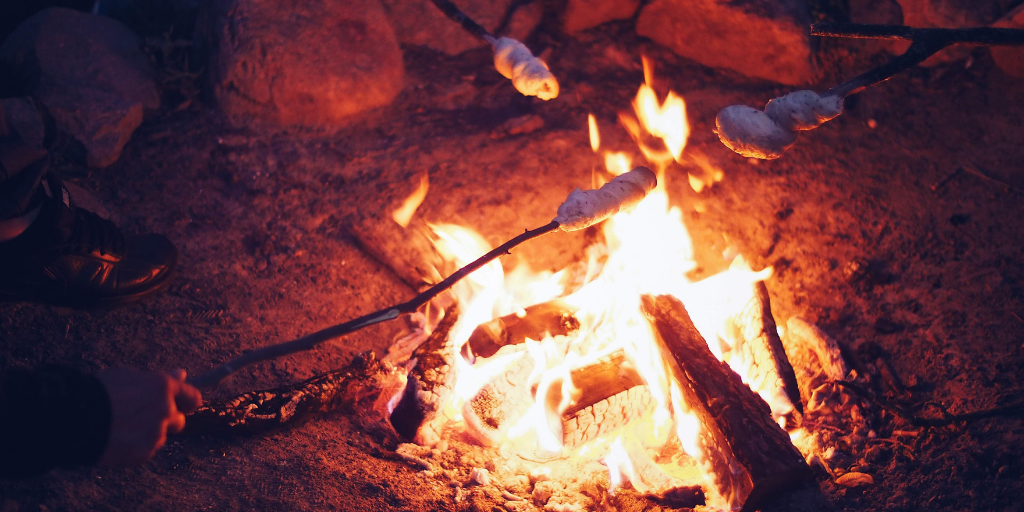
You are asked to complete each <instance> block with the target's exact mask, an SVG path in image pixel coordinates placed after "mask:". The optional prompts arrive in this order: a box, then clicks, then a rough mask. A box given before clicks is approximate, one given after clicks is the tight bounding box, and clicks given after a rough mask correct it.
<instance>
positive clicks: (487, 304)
mask: <svg viewBox="0 0 1024 512" xmlns="http://www.w3.org/2000/svg"><path fill="white" fill-rule="evenodd" d="M644 70H645V76H646V81H645V83H644V84H643V85H641V86H640V89H639V91H638V92H637V96H636V99H635V101H634V103H633V105H634V108H635V115H636V119H637V120H638V122H634V123H632V124H630V122H628V121H624V124H625V125H626V128H627V129H628V130H630V131H631V132H634V131H635V133H632V134H633V136H634V139H635V140H637V141H638V143H639V144H640V149H641V152H642V153H643V155H644V156H645V157H646V159H647V160H648V161H649V162H651V163H652V164H654V165H655V167H657V168H658V169H659V185H658V188H657V189H656V190H655V191H653V192H652V193H651V194H650V195H649V196H648V197H647V198H646V199H645V200H644V201H643V202H641V203H640V204H639V205H638V206H637V207H636V208H635V209H634V210H633V211H630V212H623V213H620V214H618V215H616V216H615V217H613V218H612V219H610V220H609V221H607V222H605V223H604V224H603V225H602V226H601V231H602V235H603V242H602V243H598V244H595V245H593V246H591V247H590V248H589V249H588V251H589V252H588V260H587V261H586V262H585V263H586V265H581V266H579V268H582V269H584V270H582V271H580V270H577V271H575V273H576V275H570V271H569V270H563V271H560V272H557V273H552V272H535V271H532V270H530V269H529V268H525V267H524V266H520V267H516V268H513V269H511V270H509V271H506V269H504V268H503V267H502V265H501V264H500V263H499V262H497V261H495V262H492V263H490V264H488V265H486V266H485V267H483V268H481V269H479V270H477V271H476V272H474V273H473V274H472V275H470V276H469V278H467V279H466V280H464V281H463V282H461V283H459V284H458V285H456V287H455V288H453V290H452V293H453V295H454V296H455V298H456V300H458V301H459V303H460V316H459V318H458V321H457V323H456V324H455V327H454V328H453V329H452V331H451V334H450V336H451V339H452V340H453V341H454V346H455V347H456V350H457V352H456V353H457V354H458V353H461V352H462V351H461V349H462V347H463V345H464V344H466V342H467V340H468V339H469V338H470V336H471V335H472V333H473V331H474V329H476V328H477V326H479V325H481V324H483V323H485V322H488V321H490V320H491V319H493V318H497V317H501V316H503V315H510V314H519V315H522V314H524V313H523V311H524V308H526V307H528V306H531V305H534V304H540V303H543V302H546V301H551V300H553V299H556V298H560V299H561V300H562V301H564V302H565V303H566V304H568V305H569V306H571V307H572V308H573V310H574V311H575V313H574V315H575V318H576V319H578V321H579V328H578V330H576V331H575V332H573V333H572V334H570V335H563V336H551V335H550V334H549V335H546V336H539V338H540V339H529V338H528V339H526V340H525V342H524V343H522V344H521V345H517V346H511V345H510V346H503V347H501V348H500V349H499V350H498V351H497V352H496V353H495V354H494V355H493V356H491V357H486V358H484V357H480V358H474V360H473V361H470V360H468V359H467V358H464V357H461V356H459V357H456V360H457V361H458V363H457V381H456V384H455V393H454V398H453V400H452V403H451V404H448V407H447V408H446V410H447V411H448V412H447V413H446V414H447V415H448V417H449V418H453V420H454V423H455V425H454V426H455V427H458V425H459V424H460V423H462V426H463V427H464V428H469V426H468V425H467V423H466V422H467V420H466V418H465V415H464V414H463V412H464V411H466V410H467V409H466V407H467V404H470V403H471V401H472V400H473V399H474V397H475V396H477V394H478V393H480V392H481V389H483V388H484V387H485V386H486V385H488V383H489V382H491V381H492V380H493V379H495V378H497V377H498V376H500V375H508V372H511V371H512V369H513V368H516V367H519V366H522V365H525V366H524V367H525V368H528V369H529V370H528V371H526V372H524V375H523V377H522V378H523V380H524V382H522V385H524V386H528V389H529V390H531V391H530V393H531V394H532V402H531V403H529V405H528V406H527V407H526V408H525V410H524V411H522V412H521V414H520V415H519V416H518V417H515V418H512V419H511V421H510V423H509V424H507V425H501V426H500V427H498V430H499V433H500V436H501V438H500V440H499V442H500V443H501V444H502V447H503V448H502V451H503V453H506V452H510V453H520V454H532V455H534V456H536V454H542V455H544V456H552V455H560V456H570V455H573V456H577V457H588V458H590V459H591V460H601V461H603V463H604V464H605V465H606V466H607V468H608V471H609V474H610V478H611V480H612V487H613V488H615V487H618V486H620V485H623V484H624V482H625V481H626V480H628V481H629V482H630V483H631V484H632V485H633V487H634V488H637V489H638V490H639V489H657V488H659V487H661V486H665V485H668V483H667V482H669V483H670V482H677V481H678V480H679V478H681V477H680V475H684V474H685V475H689V476H686V478H693V477H694V476H695V475H694V471H692V470H686V471H682V470H679V468H678V467H677V468H675V469H666V468H663V467H660V466H659V464H657V463H655V462H654V459H653V458H652V457H653V455H652V454H654V453H655V452H658V451H659V450H661V451H664V449H665V447H666V446H669V445H671V444H673V443H674V444H675V446H678V447H679V448H680V450H681V452H680V453H681V454H682V456H683V457H686V456H689V457H694V458H696V457H699V456H700V454H701V448H700V445H699V443H698V440H699V438H700V435H701V432H700V430H701V425H700V422H699V420H698V419H697V418H696V416H694V415H693V414H692V413H691V412H690V409H689V407H688V406H687V404H686V403H685V401H684V400H683V398H682V393H681V391H680V389H679V384H678V383H676V382H675V381H674V380H673V379H672V377H671V376H670V374H669V371H668V369H667V366H666V362H665V361H663V360H662V356H661V354H660V353H659V349H658V348H657V343H655V336H656V334H655V333H654V331H653V329H652V327H651V326H650V324H649V322H648V321H647V320H646V319H645V318H644V317H643V315H642V314H641V310H640V299H641V296H642V295H644V294H658V295H661V294H671V295H674V296H676V297H678V298H679V299H680V300H682V301H683V302H684V304H685V305H686V307H687V309H688V310H689V311H690V313H691V316H692V318H693V321H694V325H695V326H696V327H697V328H698V330H699V331H700V332H701V334H702V335H703V336H704V338H705V339H706V340H708V343H709V345H710V347H709V348H710V349H711V351H712V353H714V354H715V355H716V357H718V358H719V359H720V360H723V361H725V362H726V363H728V364H729V365H731V367H732V368H733V369H734V370H736V371H737V373H739V374H740V375H741V376H743V377H744V379H748V377H747V370H748V366H749V365H750V364H751V362H750V361H746V360H744V359H743V358H742V357H740V356H738V355H737V354H733V353H732V350H731V348H732V346H733V344H734V337H735V333H733V332H731V331H730V316H731V315H733V314H736V313H737V312H738V311H739V310H740V309H741V308H743V306H744V305H745V304H747V302H748V301H750V299H751V298H752V297H753V296H754V284H755V283H757V282H758V281H761V280H764V279H767V278H768V277H769V276H770V275H771V269H770V268H769V269H765V270H761V271H754V270H753V269H751V268H750V267H749V265H748V264H747V263H746V262H745V261H744V260H742V258H736V259H735V260H734V261H733V264H732V266H731V267H730V268H729V270H728V271H726V272H723V273H721V274H718V275H715V276H712V277H709V278H707V279H704V280H701V281H694V280H692V279H691V278H690V277H689V273H690V272H691V271H692V270H694V269H695V268H696V267H697V263H696V261H695V260H694V251H693V246H692V241H691V238H690V236H689V233H688V232H687V229H686V226H685V224H684V222H683V210H682V209H681V208H680V207H679V206H673V205H672V203H671V201H670V199H669V196H668V192H667V188H666V185H665V182H666V179H667V169H668V167H669V166H670V165H671V164H672V162H680V161H681V160H682V157H683V151H684V149H685V148H686V143H687V139H688V137H689V133H690V127H689V124H688V122H687V118H686V106H685V102H684V101H683V98H682V97H681V96H679V95H677V94H675V93H674V92H669V93H668V95H667V96H666V97H665V99H664V101H659V100H658V97H657V95H656V93H655V91H654V89H653V88H652V87H651V82H652V79H651V70H650V65H649V63H648V62H647V61H646V60H645V61H644ZM620 119H623V118H621V117H620ZM641 128H642V129H643V132H642V133H641V132H640V129H641ZM588 129H589V136H590V143H591V149H592V150H593V151H594V152H595V153H597V152H598V151H599V150H600V148H601V141H600V134H599V128H598V124H597V121H596V119H595V118H594V116H593V115H591V116H589V117H588ZM652 137H653V138H657V139H660V140H661V141H662V142H663V144H664V147H665V149H664V150H661V149H654V148H651V147H650V145H649V144H648V143H646V142H644V140H647V139H650V138H652ZM603 156H604V162H605V168H606V170H607V172H608V173H610V174H612V175H618V174H621V173H623V172H626V171H628V170H629V169H630V167H631V165H632V162H631V159H630V158H629V156H628V155H627V154H626V153H625V152H612V151H606V152H605V153H604V155H603ZM705 167H706V166H705ZM705 172H710V173H711V175H712V178H713V179H712V182H713V181H717V180H720V179H721V172H720V171H716V170H715V169H711V170H710V171H709V170H708V169H705ZM694 180H695V179H694V178H692V177H691V178H690V182H691V185H692V186H693V188H694V189H696V190H698V191H699V190H700V189H701V188H703V186H705V185H706V183H705V182H704V181H701V180H697V181H694ZM425 183H426V182H425V181H424V182H423V189H424V190H425V187H426V185H425ZM698 183H699V185H698ZM411 199H412V198H411ZM414 209H415V208H413V210H414ZM396 220H397V219H396ZM431 227H432V229H433V230H434V233H435V236H436V240H437V242H436V244H437V249H438V251H439V252H440V253H441V254H442V255H443V256H444V257H445V258H446V259H447V260H448V261H450V262H451V263H452V264H453V266H455V267H460V266H463V265H465V264H466V263H468V262H470V261H472V260H473V259H474V258H476V257H478V256H480V255H481V254H483V253H484V252H486V251H488V250H490V249H491V247H490V246H489V245H488V244H487V243H486V242H485V241H484V240H483V238H482V237H481V236H479V235H477V234H475V233H474V232H472V231H471V230H469V229H466V228H463V227H459V226H452V225H439V226H431ZM574 268H575V267H574ZM610 360H611V361H616V365H615V367H614V370H615V371H616V372H618V375H619V376H620V377H621V375H622V374H623V372H626V371H627V370H628V371H629V372H635V374H636V375H638V376H639V377H638V378H639V381H640V383H639V385H638V386H631V387H628V388H626V389H625V390H623V391H621V392H619V393H618V394H616V395H613V396H612V397H610V398H607V399H606V400H605V401H603V402H597V403H595V404H587V403H586V400H588V399H589V398H593V397H592V396H589V394H592V393H593V390H591V389H588V388H587V384H586V383H585V382H579V381H577V379H579V378H580V375H578V372H576V371H577V370H579V369H581V368H588V367H595V368H596V367H601V365H602V364H607V361H610ZM631 374H632V373H631ZM754 391H755V392H758V393H760V394H761V395H762V396H763V397H765V399H766V400H767V401H769V403H770V404H772V400H775V399H776V398H777V397H775V396H772V395H771V393H770V391H769V390H763V389H755V390H754ZM615 397H619V400H618V401H616V402H614V403H613V402H612V398H615ZM637 397H642V399H640V398H637ZM600 398H604V397H600ZM601 404H604V405H601ZM615 404H618V405H615ZM587 406H592V407H599V406H600V407H603V408H604V409H607V408H610V407H613V406H616V407H622V411H623V412H622V414H628V415H630V417H631V419H632V420H633V421H630V422H627V423H624V424H623V425H617V426H614V428H612V427H611V426H608V425H606V424H605V423H602V424H600V425H599V427H600V428H602V429H603V428H607V429H608V431H607V432H602V433H601V434H600V435H597V436H595V437H593V438H591V437H588V436H589V434H588V431H584V432H583V437H582V438H580V439H576V438H573V437H571V436H575V435H579V434H580V431H579V430H572V429H573V428H576V427H575V426H574V425H576V424H564V422H563V420H564V417H565V415H566V414H567V413H569V412H572V413H573V414H576V416H574V420H573V421H577V422H581V421H584V419H579V418H585V416H581V414H585V413H586V412H587V410H588V409H587ZM772 408H773V410H775V409H776V408H780V409H782V408H784V404H783V405H779V406H776V405H773V406H772ZM580 428H582V427H580ZM593 428H594V429H597V428H598V426H594V427H593ZM577 441H578V443H577ZM524 456H525V455H524ZM527 458H529V457H527ZM639 466H643V467H642V468H641V467H639ZM687 471H689V472H688V473H687Z"/></svg>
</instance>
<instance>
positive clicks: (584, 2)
mask: <svg viewBox="0 0 1024 512" xmlns="http://www.w3.org/2000/svg"><path fill="white" fill-rule="evenodd" d="M639 7H640V0H569V1H568V2H567V4H566V6H565V11H563V12H562V30H564V31H565V32H566V33H567V34H575V33H577V32H580V31H583V30H587V29H588V28H593V27H596V26H598V25H600V24H602V23H607V22H609V21H615V20H625V19H629V18H632V17H633V14H635V13H636V10H637V8H639Z"/></svg>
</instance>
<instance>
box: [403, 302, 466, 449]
mask: <svg viewBox="0 0 1024 512" xmlns="http://www.w3.org/2000/svg"><path fill="white" fill-rule="evenodd" d="M456 308H457V306H452V307H451V308H449V309H448V310H447V312H446V313H445V316H444V318H443V319H442V320H441V323H439V324H438V325H437V327H436V328H434V331H433V332H432V333H430V337H429V338H427V341H425V342H423V344H422V345H420V346H419V348H417V349H416V350H415V351H414V352H413V358H414V359H416V365H415V366H414V367H413V368H412V369H411V370H410V371H409V379H408V382H407V383H406V385H405V390H404V391H403V392H402V398H401V399H399V402H398V404H397V405H396V406H395V409H394V411H392V412H391V425H392V426H393V427H394V428H395V431H396V432H398V433H399V434H400V435H401V436H402V437H404V438H406V439H408V440H411V441H413V442H415V443H416V444H419V445H421V446H433V445H434V444H436V443H437V442H438V441H440V439H441V427H443V426H444V424H445V423H446V422H447V420H448V419H449V418H447V417H446V416H445V415H444V414H443V409H444V407H445V406H446V405H447V404H448V403H449V401H450V400H451V398H452V393H453V392H454V390H455V360H454V359H455V357H458V355H457V353H456V351H455V347H454V346H452V341H451V340H450V339H449V334H450V332H451V330H452V327H453V326H454V325H455V321H456V320H457V319H458V314H457V312H456V311H457V310H456Z"/></svg>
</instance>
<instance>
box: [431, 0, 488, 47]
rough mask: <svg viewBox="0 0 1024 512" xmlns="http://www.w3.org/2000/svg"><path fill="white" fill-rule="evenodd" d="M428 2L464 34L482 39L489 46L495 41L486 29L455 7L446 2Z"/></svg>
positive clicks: (445, 0)
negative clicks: (454, 23) (459, 27)
mask: <svg viewBox="0 0 1024 512" xmlns="http://www.w3.org/2000/svg"><path fill="white" fill-rule="evenodd" d="M430 1H431V2H433V3H434V5H436V6H437V8H438V9H441V12H443V13H444V15H445V16H448V18H450V19H451V20H452V21H454V22H456V23H458V24H459V26H461V27H462V28H463V29H465V30H466V32H469V33H470V34H472V35H473V36H474V37H478V38H480V39H483V40H484V41H487V43H488V44H491V45H493V44H494V42H495V41H497V38H495V37H494V36H492V35H491V33H490V32H488V31H487V29H486V28H484V27H482V26H481V25H480V24H479V23H477V22H475V21H473V19H472V18H470V17H469V16H467V15H466V13H464V12H462V11H461V10H460V9H459V7H458V6H457V5H455V4H453V3H451V2H449V1H448V0H430Z"/></svg>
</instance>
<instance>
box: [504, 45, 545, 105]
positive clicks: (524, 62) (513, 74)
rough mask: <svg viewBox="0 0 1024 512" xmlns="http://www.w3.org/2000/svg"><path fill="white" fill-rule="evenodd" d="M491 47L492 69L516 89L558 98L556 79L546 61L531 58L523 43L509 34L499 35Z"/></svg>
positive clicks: (525, 94) (532, 94) (530, 94)
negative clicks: (510, 82) (506, 35)
mask: <svg viewBox="0 0 1024 512" xmlns="http://www.w3.org/2000/svg"><path fill="white" fill-rule="evenodd" d="M492 46H493V47H494V68H495V69H497V70H498V72H499V73H501V75H502V76H504V77H505V78H508V79H509V80H512V85H513V86H515V88H516V90H517V91H519V92H521V93H523V95H524V96H536V97H538V98H540V99H542V100H545V101H546V100H550V99H554V98H557V97H558V80H556V79H555V76H554V75H552V74H551V71H550V70H548V65H547V63H545V62H544V61H543V60H540V59H539V58H537V57H534V56H533V53H531V52H530V49H529V48H527V47H526V45H524V44H523V43H520V42H519V41H516V40H515V39H512V38H510V37H502V38H499V39H495V40H494V42H493V43H492Z"/></svg>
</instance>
